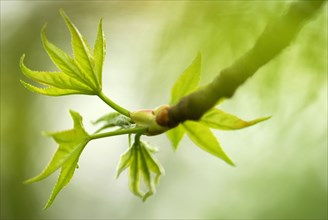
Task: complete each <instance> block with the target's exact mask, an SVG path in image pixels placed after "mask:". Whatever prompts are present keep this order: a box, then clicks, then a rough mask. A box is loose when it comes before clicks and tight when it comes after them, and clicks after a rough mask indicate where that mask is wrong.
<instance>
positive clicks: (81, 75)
mask: <svg viewBox="0 0 328 220" xmlns="http://www.w3.org/2000/svg"><path fill="white" fill-rule="evenodd" d="M60 14H61V15H62V17H63V18H64V20H65V22H66V25H67V27H68V29H69V31H70V33H71V36H72V48H73V52H74V57H72V56H70V55H69V54H67V53H66V52H64V51H63V50H61V49H60V48H58V47H57V46H55V45H54V44H52V43H51V42H49V40H48V39H47V36H46V33H45V29H46V25H44V26H43V28H42V31H41V38H42V43H43V47H44V49H45V50H46V52H47V53H48V55H49V57H50V58H51V60H52V61H53V62H54V64H55V65H56V66H57V67H58V69H59V70H60V71H59V72H47V71H33V70H31V69H29V68H28V67H26V66H25V64H24V58H25V55H23V56H22V57H21V60H20V68H21V70H22V72H23V73H24V75H25V76H27V77H28V78H30V79H32V80H34V81H35V82H37V83H39V84H41V85H43V86H44V87H36V86H33V85H31V84H29V83H26V82H24V81H21V82H22V84H23V85H24V86H25V87H26V88H27V89H29V90H31V91H33V92H36V93H40V94H43V95H49V96H62V95H69V94H85V95H96V94H99V92H100V91H101V89H102V68H103V63H104V58H105V54H106V42H105V38H104V33H103V30H102V20H100V22H99V26H98V34H97V39H96V42H95V45H94V50H91V47H90V46H89V44H88V42H87V40H86V39H85V38H84V37H83V36H82V35H81V33H80V32H79V30H78V29H77V28H76V27H75V26H74V24H73V23H72V22H71V21H70V19H69V18H68V16H67V15H66V14H65V12H64V11H63V10H60Z"/></svg>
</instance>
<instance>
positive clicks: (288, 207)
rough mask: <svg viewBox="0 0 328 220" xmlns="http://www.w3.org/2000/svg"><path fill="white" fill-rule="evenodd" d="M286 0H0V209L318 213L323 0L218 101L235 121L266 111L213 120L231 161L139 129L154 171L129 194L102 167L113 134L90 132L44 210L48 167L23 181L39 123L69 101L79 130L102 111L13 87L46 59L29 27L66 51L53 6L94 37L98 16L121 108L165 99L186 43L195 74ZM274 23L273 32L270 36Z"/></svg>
mask: <svg viewBox="0 0 328 220" xmlns="http://www.w3.org/2000/svg"><path fill="white" fill-rule="evenodd" d="M289 3H290V2H289V1H176V2H174V1H135V2H133V1H1V219H27V218H29V219H49V218H55V219H73V218H74V219H79V218H85V219H97V218H106V219H110V218H116V219H127V218H142V219H147V218H151V219H153V218H158V219H163V218H171V219H178V218H185V219H191V218H193V219H208V218H212V219H220V218H224V219H229V218H238V219H246V218H253V219H256V218H259V219H266V218H274V219H278V218H282V219H286V218H290V219H300V218H302V219H315V218H316V219H326V218H327V60H328V57H327V38H328V36H327V19H328V18H327V14H328V13H327V4H325V6H324V7H323V8H322V9H321V10H320V11H319V12H318V13H317V14H316V16H315V17H314V18H313V19H311V21H309V22H308V23H307V24H306V25H305V26H304V28H303V29H302V30H301V32H300V34H299V36H298V37H297V38H296V39H295V41H294V42H293V43H292V44H291V47H289V48H288V49H286V50H285V51H284V52H283V53H282V54H280V55H279V56H278V57H276V58H275V59H274V60H273V61H271V62H270V63H269V64H268V65H266V66H264V67H263V68H261V69H260V70H259V71H258V73H257V74H256V75H255V76H254V77H252V78H251V79H250V80H248V81H247V82H246V83H245V84H244V85H243V86H242V87H240V88H239V89H238V91H237V93H236V94H235V96H234V97H233V99H231V100H227V101H225V102H224V103H223V104H222V105H221V109H223V110H224V111H227V112H231V113H233V114H236V115H238V116H240V117H241V118H244V119H253V118H257V117H262V116H268V115H272V116H273V117H272V118H271V119H270V120H268V121H266V122H264V123H261V124H259V125H256V126H254V127H250V128H247V129H245V130H240V131H215V134H216V135H217V137H218V138H219V140H220V142H221V145H222V146H223V148H224V149H225V151H226V152H227V153H228V155H229V156H230V157H231V158H232V159H233V160H234V161H235V162H236V164H237V167H235V168H233V167H230V166H228V165H226V164H225V163H224V162H223V161H220V160H219V159H217V158H215V157H213V156H211V155H209V154H207V153H205V152H203V151H201V150H200V149H199V148H197V147H196V146H194V145H193V144H192V143H191V142H190V141H189V140H188V139H184V140H183V141H182V143H181V146H180V148H179V149H178V151H177V152H174V151H173V150H172V148H171V146H170V143H169V141H168V140H167V138H166V137H165V135H161V136H158V137H151V138H149V137H147V138H146V139H147V141H150V142H151V143H153V144H154V145H156V146H158V147H159V149H160V152H159V154H158V155H157V156H158V158H159V159H160V161H161V163H162V165H163V166H164V168H165V171H166V175H165V176H164V177H163V178H162V179H161V182H160V184H159V186H158V187H157V191H158V192H157V193H156V195H155V196H153V197H152V198H150V199H149V200H148V201H147V202H145V203H142V202H141V201H140V200H139V199H138V198H136V197H135V196H133V195H132V193H130V191H129V189H128V182H127V175H126V173H124V174H123V175H122V176H121V177H120V178H119V179H118V180H116V179H115V178H114V176H115V169H116V165H117V162H118V160H119V155H120V154H121V153H122V152H123V151H125V149H126V147H127V138H126V137H113V138H108V139H102V140H97V141H94V142H92V143H90V144H89V145H88V146H87V147H86V149H85V151H84V152H83V154H82V156H81V158H80V162H79V165H80V169H78V170H77V171H76V172H75V175H74V177H73V180H72V181H71V183H70V184H69V185H68V186H67V187H66V188H65V189H64V190H63V191H62V192H61V193H60V194H59V196H58V197H57V199H56V201H55V203H54V204H53V206H52V207H50V208H49V209H48V210H46V211H44V210H42V208H43V206H44V204H45V202H46V200H47V198H48V196H49V195H50V192H51V190H52V187H53V184H54V183H55V181H56V176H57V175H58V174H57V173H56V174H55V175H53V176H51V177H50V178H48V179H46V180H44V181H42V182H39V183H34V184H31V185H23V184H22V182H23V181H24V180H25V179H27V178H29V177H32V176H34V175H36V174H38V173H39V172H40V171H41V170H42V168H43V167H44V166H45V165H46V164H47V162H48V161H49V160H50V157H51V155H52V154H53V152H54V151H55V149H56V144H55V143H54V142H53V141H52V140H51V139H49V138H46V137H44V136H42V135H41V131H43V130H46V131H56V130H63V129H68V128H71V126H72V124H71V120H70V117H69V114H68V109H73V110H76V111H78V112H80V113H81V114H82V115H83V117H84V122H85V127H86V129H87V130H89V131H91V130H92V129H93V128H92V126H91V123H90V122H91V121H92V120H94V119H96V118H97V117H99V116H101V115H102V114H105V113H107V112H109V111H111V110H110V109H109V108H108V106H106V105H105V104H104V103H102V102H101V100H99V99H97V98H96V97H91V96H68V97H56V98H54V97H46V96H41V95H37V94H33V93H31V92H29V91H27V90H26V89H24V88H23V86H22V85H21V84H20V82H19V79H25V78H24V77H23V75H22V73H21V72H20V69H19V67H18V62H19V58H20V56H21V55H22V54H23V53H26V59H25V60H26V61H25V62H26V65H27V66H28V67H30V68H31V69H35V70H55V69H56V68H55V66H54V65H53V64H52V63H51V62H50V59H49V58H48V57H47V55H46V53H45V52H44V50H43V48H42V43H41V40H40V30H41V27H42V26H43V24H44V23H45V22H47V23H48V28H47V35H48V37H49V40H50V41H51V42H53V43H55V44H56V45H58V46H59V47H61V48H63V49H64V50H66V51H69V52H70V53H71V48H70V35H69V32H68V30H67V28H66V27H65V24H64V21H63V20H62V18H61V17H60V15H59V9H60V8H63V9H64V10H65V11H66V13H67V14H68V15H69V16H70V18H71V20H72V21H73V23H75V25H76V26H77V27H78V28H79V30H80V31H81V32H82V33H83V34H84V35H85V36H86V38H87V39H88V40H89V42H90V43H91V42H92V44H93V42H94V39H95V37H96V30H97V24H98V21H99V19H100V18H101V17H102V18H103V25H104V32H105V36H106V39H107V57H106V61H105V65H104V73H103V87H104V90H105V93H106V94H107V95H109V97H111V98H112V99H113V100H114V101H116V102H118V103H119V104H120V105H122V106H124V107H126V108H127V109H130V110H135V109H140V108H154V107H156V106H158V105H161V104H165V103H167V102H168V101H169V97H170V88H171V86H172V85H173V83H174V81H175V80H176V79H177V77H178V75H179V74H181V73H182V72H183V70H184V69H185V68H186V67H187V66H188V65H189V64H190V63H191V61H192V60H193V59H194V57H195V56H196V54H197V53H198V51H201V52H202V54H203V76H202V84H205V83H208V82H210V81H211V80H212V79H213V78H214V77H215V75H217V74H218V73H219V71H220V70H221V69H222V68H224V67H226V66H228V65H229V64H231V63H232V62H234V60H235V59H237V58H238V57H239V56H241V55H242V54H243V53H244V52H246V51H247V50H248V49H249V48H251V46H252V45H253V44H254V42H255V41H256V38H257V37H258V36H259V34H260V33H261V32H262V30H263V29H264V27H265V25H266V24H267V23H269V22H270V21H272V19H274V18H275V17H277V16H279V15H280V14H281V13H283V12H284V11H285V10H286V9H287V8H288V6H289ZM279 36H280V34H279V33H277V36H276V37H279Z"/></svg>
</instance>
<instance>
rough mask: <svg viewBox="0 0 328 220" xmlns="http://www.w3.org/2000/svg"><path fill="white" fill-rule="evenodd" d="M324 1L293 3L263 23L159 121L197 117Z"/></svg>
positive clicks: (168, 123) (289, 37)
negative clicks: (252, 39)
mask: <svg viewBox="0 0 328 220" xmlns="http://www.w3.org/2000/svg"><path fill="white" fill-rule="evenodd" d="M324 2H325V1H324V0H320V1H315V0H313V1H298V2H295V3H292V4H291V6H290V8H289V10H288V11H287V12H286V13H285V14H283V15H282V16H280V17H279V18H277V19H276V20H274V21H273V22H271V23H269V24H268V25H267V26H266V28H265V30H264V31H263V33H262V34H261V35H260V36H259V38H258V39H257V41H256V43H255V45H254V46H253V48H252V49H250V50H249V51H248V52H247V53H245V54H244V55H243V56H242V57H240V58H239V59H238V60H236V61H235V62H234V63H233V64H232V65H231V66H229V67H227V68H225V69H223V70H222V71H221V72H220V74H219V75H218V76H217V77H216V78H215V79H214V80H213V81H212V82H211V83H210V84H208V85H207V86H205V87H203V88H202V89H199V90H197V91H195V92H193V93H191V94H190V95H188V96H185V97H183V98H182V99H181V100H180V101H179V103H178V104H176V105H174V106H171V107H170V108H168V109H166V110H165V111H166V112H163V114H164V113H165V114H164V116H163V114H160V115H161V119H158V120H157V121H158V123H160V125H162V126H169V127H175V126H176V125H178V124H179V123H181V122H183V121H185V120H199V119H200V118H201V117H202V115H203V114H204V113H205V112H207V111H208V110H209V109H211V108H212V107H214V106H215V104H216V103H217V101H218V100H219V99H221V98H230V97H232V96H233V94H234V93H235V91H236V90H237V88H238V87H239V86H241V85H242V84H243V83H244V82H245V81H246V80H247V79H248V78H250V77H251V76H252V75H254V73H255V72H256V71H257V70H258V69H259V68H261V67H262V66H263V65H265V64H266V63H267V62H269V61H270V60H272V59H273V58H274V57H275V56H276V55H278V54H279V53H280V52H281V51H282V50H284V49H285V48H286V47H287V46H288V45H289V44H290V43H291V41H292V40H293V39H294V38H295V36H296V35H297V34H298V33H299V31H300V29H301V28H302V26H303V24H304V23H305V21H306V20H308V19H309V18H311V17H312V16H314V14H315V13H316V11H317V10H318V9H319V8H320V7H321V6H322V5H323V4H324ZM163 118H164V120H163Z"/></svg>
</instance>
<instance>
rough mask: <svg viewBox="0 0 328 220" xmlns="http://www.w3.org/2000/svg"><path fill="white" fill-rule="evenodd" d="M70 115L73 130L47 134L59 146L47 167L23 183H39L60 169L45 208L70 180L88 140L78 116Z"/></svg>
mask: <svg viewBox="0 0 328 220" xmlns="http://www.w3.org/2000/svg"><path fill="white" fill-rule="evenodd" d="M70 114H71V117H72V119H73V122H74V128H73V129H70V130H67V131H61V132H54V133H47V135H49V136H51V137H52V138H53V139H54V140H55V141H56V142H57V143H58V144H59V147H58V149H57V151H56V152H55V154H54V156H53V158H52V159H51V161H50V163H49V164H48V166H47V167H46V168H45V169H44V170H43V171H42V172H41V173H40V174H39V175H38V176H36V177H34V178H31V179H29V180H27V181H25V183H32V182H36V181H40V180H42V179H44V178H46V177H48V176H49V175H51V174H52V173H53V172H55V171H56V170H57V169H59V168H60V167H61V168H62V169H61V173H60V176H59V178H58V181H57V183H56V185H55V188H54V190H53V193H52V194H51V196H50V199H49V201H48V203H47V206H46V207H49V206H50V205H51V203H52V202H53V200H54V199H55V197H56V195H57V194H58V192H59V191H60V190H61V189H62V188H63V187H64V186H65V185H67V183H68V182H69V181H70V179H71V178H72V176H73V174H74V170H75V168H76V167H77V162H78V159H79V157H80V155H81V153H82V151H83V149H84V147H85V146H86V144H87V143H88V142H89V140H90V136H89V134H88V133H87V132H86V131H85V130H84V128H83V124H82V117H81V116H80V114H79V113H77V112H74V111H70Z"/></svg>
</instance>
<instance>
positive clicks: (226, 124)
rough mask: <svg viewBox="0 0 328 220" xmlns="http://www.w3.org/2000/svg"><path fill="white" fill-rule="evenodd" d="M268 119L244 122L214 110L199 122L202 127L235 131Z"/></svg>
mask: <svg viewBox="0 0 328 220" xmlns="http://www.w3.org/2000/svg"><path fill="white" fill-rule="evenodd" d="M269 118H271V116H270V117H263V118H258V119H255V120H251V121H244V120H242V119H240V118H238V117H236V116H235V115H232V114H229V113H226V112H224V111H221V110H219V109H216V108H212V109H211V110H209V111H208V112H207V113H206V114H205V115H204V116H203V117H202V118H201V120H200V123H202V124H203V125H206V126H209V127H211V128H215V129H221V130H236V129H242V128H246V127H249V126H252V125H255V124H257V123H259V122H262V121H265V120H268V119H269Z"/></svg>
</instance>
